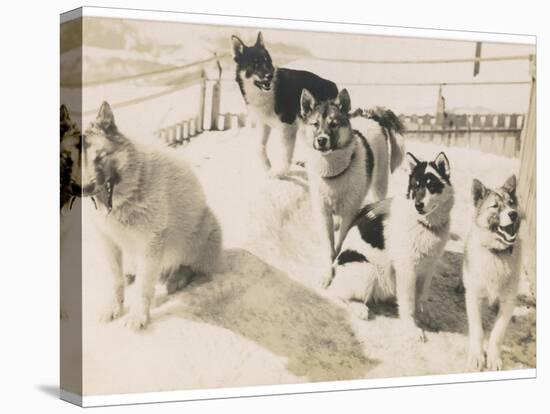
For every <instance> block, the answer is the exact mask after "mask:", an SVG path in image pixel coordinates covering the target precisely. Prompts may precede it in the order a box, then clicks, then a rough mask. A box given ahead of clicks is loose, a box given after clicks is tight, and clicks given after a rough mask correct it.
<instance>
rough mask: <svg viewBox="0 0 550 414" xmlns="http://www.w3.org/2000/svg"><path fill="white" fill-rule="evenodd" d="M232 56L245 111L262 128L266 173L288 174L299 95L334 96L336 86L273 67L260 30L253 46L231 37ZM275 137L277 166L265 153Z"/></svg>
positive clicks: (313, 75) (261, 147)
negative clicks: (279, 159) (278, 153)
mask: <svg viewBox="0 0 550 414" xmlns="http://www.w3.org/2000/svg"><path fill="white" fill-rule="evenodd" d="M231 39H232V42H233V56H234V60H235V63H236V64H237V75H236V80H237V83H238V84H239V88H240V90H241V93H242V95H243V97H244V100H245V102H246V105H247V108H248V112H249V114H250V116H252V117H253V118H254V119H255V120H256V122H257V123H258V124H259V126H260V127H261V129H262V138H261V146H260V157H261V161H262V165H263V167H264V168H265V170H266V171H269V170H270V168H271V172H270V175H272V176H275V177H283V176H285V175H286V174H287V173H288V170H289V168H290V165H291V162H292V156H293V153H294V146H295V142H296V132H297V129H298V125H297V116H298V113H299V111H300V95H301V93H302V89H304V88H307V89H308V90H309V91H310V92H311V94H312V95H313V96H314V97H315V98H316V99H319V100H325V99H334V98H335V97H336V95H337V94H338V88H337V87H336V85H335V84H334V83H333V82H331V81H329V80H326V79H323V78H321V77H319V76H317V75H315V74H313V73H311V72H307V71H302V70H293V69H285V68H277V67H275V66H274V65H273V62H272V60H271V56H270V55H269V52H268V51H267V49H266V47H265V45H264V41H263V37H262V34H261V33H258V38H257V40H256V43H255V44H254V45H253V46H246V45H245V44H244V42H243V41H242V40H241V39H239V38H238V37H237V36H232V38H231ZM273 135H274V136H275V139H279V140H281V141H280V144H281V145H279V146H280V147H282V148H280V149H281V150H282V151H283V158H284V159H283V160H282V162H281V165H279V166H275V165H274V163H273V162H271V161H272V160H270V159H269V158H268V156H267V142H268V139H269V138H270V136H273Z"/></svg>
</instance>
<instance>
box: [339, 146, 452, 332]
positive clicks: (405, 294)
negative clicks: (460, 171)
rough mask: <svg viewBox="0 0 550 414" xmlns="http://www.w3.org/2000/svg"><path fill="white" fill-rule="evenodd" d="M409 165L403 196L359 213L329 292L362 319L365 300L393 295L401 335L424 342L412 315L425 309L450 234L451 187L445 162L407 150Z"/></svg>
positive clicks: (443, 159)
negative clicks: (413, 337)
mask: <svg viewBox="0 0 550 414" xmlns="http://www.w3.org/2000/svg"><path fill="white" fill-rule="evenodd" d="M407 158H408V161H409V166H410V173H409V183H408V188H407V192H406V194H405V196H396V197H395V198H393V199H391V200H384V201H382V202H379V203H375V204H371V205H367V206H366V207H365V208H363V209H362V210H361V211H360V213H359V214H358V216H357V218H356V220H355V222H354V225H353V227H352V228H351V229H350V231H349V232H348V235H347V237H346V239H345V240H344V243H343V245H342V250H341V252H340V253H339V255H338V256H337V258H336V260H335V263H334V268H335V276H334V280H333V281H332V283H331V285H330V288H329V289H330V291H331V293H332V294H333V295H334V296H336V297H338V298H339V299H341V300H343V301H344V302H346V303H347V304H349V305H350V307H351V308H352V311H353V312H354V313H355V314H356V315H357V316H358V317H359V318H361V319H367V318H368V315H369V309H368V306H367V305H368V303H369V302H376V301H378V300H387V299H390V298H394V297H396V298H397V304H398V306H399V318H400V320H401V321H402V322H403V331H404V334H411V333H412V335H413V336H415V337H418V338H419V339H420V340H422V341H424V340H425V336H424V332H423V331H422V330H421V329H420V328H418V327H417V326H416V322H415V320H414V317H415V313H416V311H417V310H419V311H420V312H424V311H425V308H424V305H425V302H426V301H427V299H428V295H429V290H430V284H431V279H432V277H433V273H434V269H435V266H436V264H437V263H438V261H439V259H440V257H441V255H442V253H443V250H444V248H445V245H446V243H447V241H448V239H449V234H450V233H449V230H450V219H451V217H450V215H451V210H452V207H453V205H454V190H453V187H452V185H451V181H450V166H449V161H448V160H447V157H446V156H445V154H444V153H440V154H439V155H438V156H437V157H436V158H435V160H434V161H430V162H426V161H420V160H418V159H417V158H416V157H415V156H414V155H412V154H411V153H407Z"/></svg>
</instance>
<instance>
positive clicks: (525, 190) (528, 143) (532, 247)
mask: <svg viewBox="0 0 550 414" xmlns="http://www.w3.org/2000/svg"><path fill="white" fill-rule="evenodd" d="M536 105H537V88H536V80H535V79H534V75H533V82H532V84H531V96H530V98H529V112H528V114H527V119H526V121H525V128H524V129H523V133H522V136H521V141H522V147H521V154H520V170H519V177H518V196H519V202H520V206H521V207H522V210H523V213H524V216H525V218H524V222H523V223H522V226H521V228H520V236H521V238H522V241H523V248H522V256H523V257H522V274H524V275H525V276H526V277H527V279H528V281H529V284H530V288H531V293H532V294H533V296H534V297H536V232H537V223H536V204H537V202H536V190H537V187H536V163H537V155H536V113H537V109H536Z"/></svg>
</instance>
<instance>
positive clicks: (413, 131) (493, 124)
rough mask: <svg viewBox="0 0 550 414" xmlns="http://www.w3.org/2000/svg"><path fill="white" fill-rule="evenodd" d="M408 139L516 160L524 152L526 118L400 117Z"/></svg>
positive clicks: (493, 115)
mask: <svg viewBox="0 0 550 414" xmlns="http://www.w3.org/2000/svg"><path fill="white" fill-rule="evenodd" d="M399 118H400V119H401V122H403V124H404V125H405V128H406V132H405V136H406V137H407V138H410V139H415V140H418V141H422V142H430V143H433V144H438V145H441V144H442V145H447V146H459V147H469V148H476V149H479V150H481V151H484V152H490V153H494V154H498V155H505V156H508V157H517V156H518V155H519V152H520V149H521V131H522V128H523V123H524V119H525V116H524V115H523V114H487V115H479V114H475V115H470V114H449V115H448V116H446V117H445V118H444V119H438V117H437V116H434V115H430V114H425V115H415V114H413V115H403V114H401V115H399Z"/></svg>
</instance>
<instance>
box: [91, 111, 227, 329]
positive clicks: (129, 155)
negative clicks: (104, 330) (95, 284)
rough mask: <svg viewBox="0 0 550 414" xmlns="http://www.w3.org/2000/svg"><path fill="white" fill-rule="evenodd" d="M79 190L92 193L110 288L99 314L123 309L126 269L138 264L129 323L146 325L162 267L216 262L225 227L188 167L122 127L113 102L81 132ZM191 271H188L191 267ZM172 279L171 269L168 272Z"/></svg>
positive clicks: (199, 267)
mask: <svg viewBox="0 0 550 414" xmlns="http://www.w3.org/2000/svg"><path fill="white" fill-rule="evenodd" d="M81 151H82V157H81V171H82V184H81V187H82V196H83V197H89V198H91V199H92V201H93V202H94V204H95V206H96V210H95V211H94V212H93V213H95V214H93V215H94V218H95V219H96V224H97V228H98V230H99V231H98V233H99V235H100V239H101V243H102V247H103V248H104V252H105V257H106V260H107V262H108V265H109V269H110V273H111V276H112V289H111V291H110V292H109V297H108V298H107V299H108V300H107V306H106V309H105V311H104V313H103V314H102V319H103V320H105V321H110V320H113V319H116V318H118V317H120V316H121V315H122V313H123V305H124V302H125V297H124V293H125V292H124V291H125V274H124V272H125V269H124V268H126V269H128V268H130V269H132V270H133V271H135V273H134V274H135V282H134V284H135V285H137V286H135V288H134V289H131V290H130V291H129V293H130V296H131V297H130V298H129V299H130V300H129V302H130V311H129V315H128V319H127V321H126V325H128V326H130V327H131V328H134V329H140V328H144V327H146V325H147V324H148V322H149V310H150V307H151V302H152V300H153V295H154V287H155V284H156V282H157V281H159V279H160V277H161V275H172V274H175V273H180V272H178V270H181V268H184V269H185V270H186V271H189V272H195V273H212V272H216V271H217V270H219V267H220V253H221V244H222V234H221V229H220V226H219V224H218V222H217V219H216V217H215V216H214V214H213V213H212V211H211V210H210V209H209V207H208V206H207V204H206V198H205V195H204V193H203V190H202V187H201V185H200V183H199V181H198V179H197V178H196V177H195V175H194V173H193V171H192V170H191V168H190V167H189V166H188V165H187V164H186V163H184V162H183V161H182V160H176V159H172V158H171V156H170V155H169V154H168V153H166V152H163V151H162V150H160V149H153V148H141V147H140V146H138V145H137V144H136V143H134V142H132V141H130V140H129V139H128V138H126V137H125V136H124V135H123V134H122V133H120V132H119V129H118V127H117V125H116V124H115V119H114V115H113V112H112V111H111V108H110V106H109V104H108V103H106V102H104V103H103V104H102V105H101V108H100V110H99V113H98V115H97V118H96V120H95V122H93V123H92V124H91V125H90V126H89V127H88V129H87V130H86V131H85V132H84V134H83V136H82V150H81ZM189 272H186V273H189ZM166 278H167V279H168V283H169V281H170V276H168V277H166Z"/></svg>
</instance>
